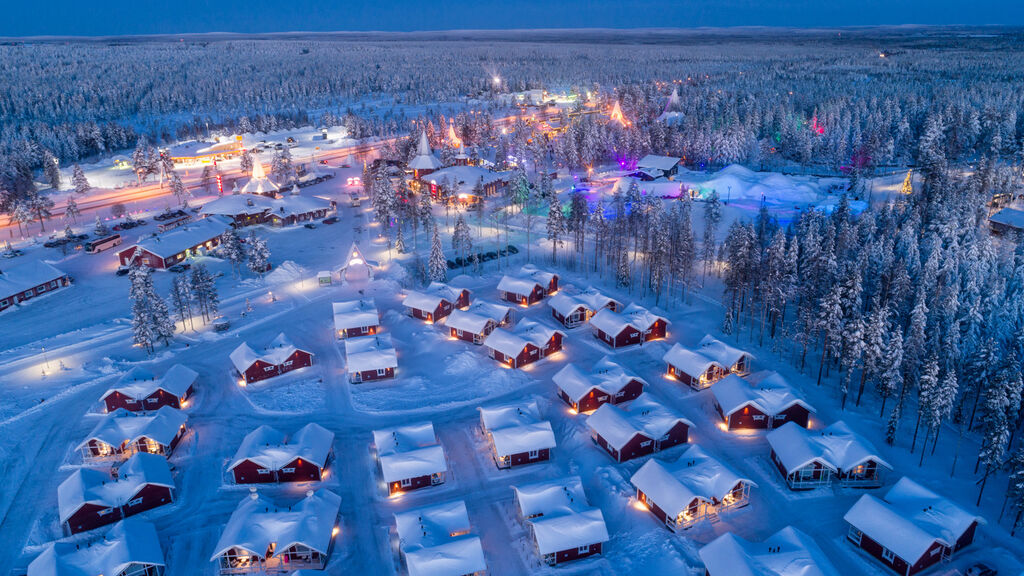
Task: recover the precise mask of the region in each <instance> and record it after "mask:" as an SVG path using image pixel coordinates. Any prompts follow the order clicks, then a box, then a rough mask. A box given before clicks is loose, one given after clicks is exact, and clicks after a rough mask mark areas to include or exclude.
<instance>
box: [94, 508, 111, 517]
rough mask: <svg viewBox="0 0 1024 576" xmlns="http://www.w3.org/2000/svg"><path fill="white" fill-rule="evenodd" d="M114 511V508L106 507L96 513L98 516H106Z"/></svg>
mask: <svg viewBox="0 0 1024 576" xmlns="http://www.w3.org/2000/svg"><path fill="white" fill-rule="evenodd" d="M113 511H114V509H113V508H104V509H103V510H100V511H98V512H96V515H97V516H106V515H107V514H110V513H111V512H113Z"/></svg>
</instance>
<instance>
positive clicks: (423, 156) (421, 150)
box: [407, 131, 444, 170]
mask: <svg viewBox="0 0 1024 576" xmlns="http://www.w3.org/2000/svg"><path fill="white" fill-rule="evenodd" d="M407 166H408V167H409V168H411V169H413V170H437V169H438V168H441V167H442V166H444V164H442V163H441V160H440V159H438V157H437V156H435V155H434V151H433V150H431V149H430V142H429V141H427V133H426V131H422V132H420V140H419V142H418V144H417V147H416V156H415V157H414V158H413V159H412V160H410V161H409V164H408V165H407Z"/></svg>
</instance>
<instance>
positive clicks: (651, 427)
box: [587, 392, 693, 450]
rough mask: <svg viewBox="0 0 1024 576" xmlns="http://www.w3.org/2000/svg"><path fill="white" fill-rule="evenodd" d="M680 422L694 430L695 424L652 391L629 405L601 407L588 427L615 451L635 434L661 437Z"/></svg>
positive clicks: (590, 419)
mask: <svg viewBox="0 0 1024 576" xmlns="http://www.w3.org/2000/svg"><path fill="white" fill-rule="evenodd" d="M680 422H682V423H684V424H686V426H687V427H689V428H693V422H690V421H689V420H687V419H686V418H683V417H682V415H680V414H679V413H678V412H676V411H675V410H673V409H671V408H669V407H667V406H665V405H664V404H662V403H661V402H660V401H659V400H658V399H657V398H656V397H655V396H654V395H652V394H650V393H649V392H644V393H643V394H641V395H639V396H637V398H636V400H633V401H632V402H630V403H629V404H602V405H601V407H600V408H598V409H597V410H595V411H594V413H593V414H591V415H590V416H589V417H588V418H587V426H589V427H590V429H591V430H593V431H594V432H597V433H598V434H600V435H601V437H602V438H604V439H605V441H606V442H607V443H608V445H609V446H611V447H613V448H615V449H616V450H621V449H622V447H623V446H625V445H626V443H627V442H629V441H630V440H631V439H632V438H633V436H635V435H636V434H643V435H644V436H646V437H648V438H652V439H656V438H661V437H662V436H664V435H665V434H668V432H669V431H670V430H671V429H672V428H674V427H675V426H676V424H678V423H680Z"/></svg>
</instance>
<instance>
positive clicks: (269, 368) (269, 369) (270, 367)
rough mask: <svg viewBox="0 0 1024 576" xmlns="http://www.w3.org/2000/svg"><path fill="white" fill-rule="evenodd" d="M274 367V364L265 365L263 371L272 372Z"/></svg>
mask: <svg viewBox="0 0 1024 576" xmlns="http://www.w3.org/2000/svg"><path fill="white" fill-rule="evenodd" d="M273 369H274V367H273V366H264V367H263V371H264V372H270V371H271V370H273Z"/></svg>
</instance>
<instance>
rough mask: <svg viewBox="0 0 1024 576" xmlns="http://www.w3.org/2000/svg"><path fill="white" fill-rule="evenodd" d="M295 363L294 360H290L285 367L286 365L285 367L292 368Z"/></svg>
mask: <svg viewBox="0 0 1024 576" xmlns="http://www.w3.org/2000/svg"><path fill="white" fill-rule="evenodd" d="M294 363H295V361H294V360H288V361H287V362H285V363H284V365H285V366H291V365H292V364H294Z"/></svg>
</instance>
